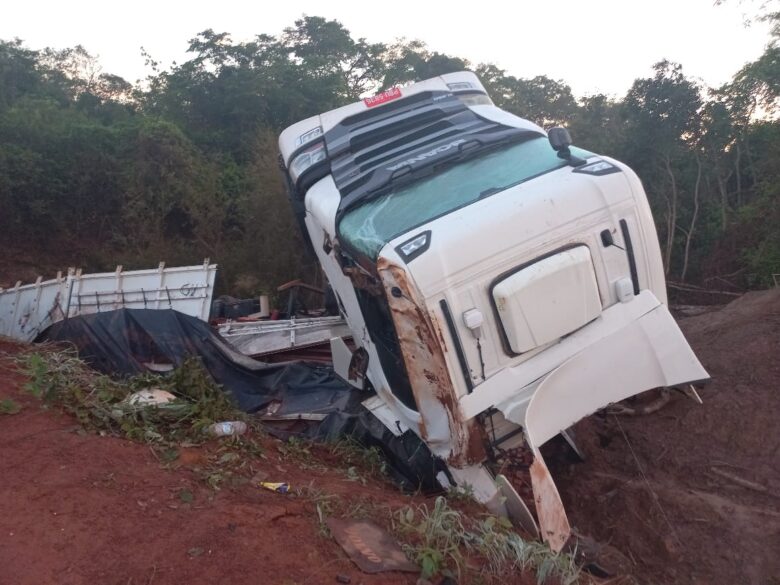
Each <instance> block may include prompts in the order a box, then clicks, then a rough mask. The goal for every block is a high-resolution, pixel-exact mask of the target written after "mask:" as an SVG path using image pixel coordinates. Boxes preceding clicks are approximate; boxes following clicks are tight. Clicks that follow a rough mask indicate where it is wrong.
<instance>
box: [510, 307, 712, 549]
mask: <svg viewBox="0 0 780 585" xmlns="http://www.w3.org/2000/svg"><path fill="white" fill-rule="evenodd" d="M617 350H619V352H617ZM616 352H617V353H618V354H619V355H621V356H623V358H622V360H621V361H619V362H616V359H615V356H616ZM708 378H709V375H708V374H707V372H706V371H705V370H704V368H703V367H702V365H701V363H699V360H698V359H697V358H696V356H695V355H694V353H693V350H692V349H691V348H690V346H689V345H688V342H687V341H686V340H685V337H684V336H683V334H682V332H681V331H680V329H679V327H678V326H677V323H676V322H675V321H674V318H673V317H672V316H671V314H670V313H669V310H668V309H667V308H666V306H664V305H659V306H657V307H656V308H655V309H653V310H652V311H650V312H648V313H646V314H645V315H643V316H642V317H640V318H639V319H637V320H636V321H633V322H632V323H630V324H628V325H626V326H625V327H624V328H622V329H620V330H619V331H617V332H615V333H613V334H612V335H610V336H608V337H605V338H603V339H601V340H600V341H598V342H596V343H594V344H593V345H591V346H590V347H588V348H586V349H584V350H583V351H581V352H580V353H578V354H576V355H575V356H573V357H572V358H570V359H569V360H567V361H566V362H564V363H563V364H562V365H561V366H559V367H558V368H556V369H555V370H553V371H552V372H551V373H550V374H549V375H548V376H547V377H546V378H544V380H543V381H542V382H541V383H540V384H539V386H538V388H537V390H536V392H535V393H534V395H533V397H532V398H531V401H530V403H529V404H528V408H527V409H526V412H525V417H524V420H522V421H514V422H517V423H518V424H522V425H523V427H524V429H525V435H526V439H527V440H528V444H529V445H530V447H531V449H532V450H533V453H534V458H535V459H534V462H533V464H532V466H531V483H532V487H533V491H534V501H535V504H536V512H537V516H538V518H539V525H540V528H541V533H542V537H543V538H544V540H545V541H547V542H548V544H549V545H550V548H552V549H553V550H555V551H559V550H561V548H563V546H564V545H565V543H566V541H567V540H568V538H569V536H570V534H571V529H570V526H569V521H568V519H567V517H566V512H565V510H564V507H563V503H562V502H561V498H560V495H559V494H558V489H557V488H556V486H555V482H554V481H553V479H552V476H551V475H550V472H549V470H548V469H547V465H546V464H545V462H544V459H543V458H542V455H541V453H540V452H539V447H540V446H541V445H542V444H544V443H545V442H547V441H548V440H550V439H551V438H552V437H554V436H555V435H557V434H558V433H560V432H561V431H562V430H564V429H566V428H568V427H570V426H571V425H573V424H574V423H576V422H577V421H578V420H580V419H582V418H583V417H585V416H587V415H589V414H592V413H594V412H596V411H597V410H600V409H602V408H604V407H606V406H608V405H610V404H612V403H614V402H619V401H620V400H624V399H626V398H628V397H630V396H634V395H636V394H639V393H641V392H644V391H646V390H651V389H653V388H658V387H669V386H679V385H683V384H688V383H693V382H701V381H703V380H707V379H708Z"/></svg>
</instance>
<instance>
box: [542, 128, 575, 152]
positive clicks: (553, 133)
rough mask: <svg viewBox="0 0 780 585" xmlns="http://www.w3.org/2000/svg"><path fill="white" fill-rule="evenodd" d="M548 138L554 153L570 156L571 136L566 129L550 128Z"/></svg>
mask: <svg viewBox="0 0 780 585" xmlns="http://www.w3.org/2000/svg"><path fill="white" fill-rule="evenodd" d="M547 138H549V140H550V146H552V147H553V150H554V151H556V152H558V153H560V154H564V155H567V154H568V152H569V147H570V146H571V134H569V131H568V130H567V129H566V128H561V127H560V126H556V127H555V128H550V130H549V131H548V132H547Z"/></svg>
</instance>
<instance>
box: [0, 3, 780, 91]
mask: <svg viewBox="0 0 780 585" xmlns="http://www.w3.org/2000/svg"><path fill="white" fill-rule="evenodd" d="M2 4H3V7H2V10H0V38H2V39H5V40H8V39H11V38H14V37H19V38H21V39H23V40H24V41H25V42H26V44H27V46H28V47H30V48H35V49H37V48H42V47H44V46H51V47H55V48H64V47H68V46H73V45H75V44H79V43H80V44H82V45H84V46H85V47H86V48H87V50H89V51H90V52H91V53H93V54H97V55H98V56H99V57H100V61H101V63H102V64H103V69H104V71H106V72H111V73H116V74H118V75H121V76H123V77H125V78H126V79H128V80H129V81H135V80H136V79H139V78H142V77H145V76H146V74H147V73H148V72H147V71H146V70H145V68H144V60H143V58H142V57H141V53H140V47H141V46H143V47H145V48H146V49H147V51H149V52H150V53H151V55H152V56H153V57H154V58H155V59H156V60H158V61H160V62H161V63H162V64H163V65H168V64H170V62H171V61H174V60H175V61H179V62H182V61H183V60H185V59H186V58H187V57H186V48H187V41H188V40H189V39H190V38H192V37H193V36H195V34H196V33H198V32H200V31H201V30H204V29H206V28H212V29H214V30H215V31H217V32H229V33H231V35H232V37H233V39H234V40H248V39H251V38H252V37H253V36H254V35H256V34H261V33H268V34H273V35H276V34H279V33H280V32H281V31H282V29H283V28H285V27H287V26H292V24H293V22H294V20H295V19H296V18H299V17H300V16H301V15H302V14H308V15H316V16H324V17H327V18H335V19H337V20H339V21H340V22H341V23H343V24H344V25H345V26H346V27H347V28H348V29H349V30H350V31H351V32H352V35H353V37H365V38H366V39H368V40H369V41H372V42H392V41H393V40H394V39H396V38H397V37H406V38H408V39H420V40H423V41H425V42H426V43H427V44H428V46H429V48H430V49H432V50H436V51H440V52H444V53H448V54H451V55H454V56H459V57H464V58H467V59H469V60H470V61H471V62H472V63H475V64H476V63H480V62H492V63H495V64H496V65H498V66H500V67H502V68H504V69H506V70H507V71H508V72H509V73H510V74H512V75H516V76H519V77H532V76H534V75H540V74H545V75H548V76H550V77H552V78H555V79H562V80H564V81H566V82H567V83H569V85H571V87H572V89H573V90H574V93H575V94H577V95H585V94H591V93H596V92H599V91H601V92H606V93H610V94H614V95H619V96H620V95H623V94H624V93H625V91H626V90H627V89H628V88H629V86H630V85H631V83H632V82H633V80H634V79H635V78H637V77H640V76H647V75H649V73H650V68H651V66H652V64H653V63H655V62H656V61H659V60H661V59H663V58H667V59H670V60H673V61H677V62H680V63H682V64H683V67H684V71H685V72H686V74H687V75H690V76H693V77H696V78H699V79H700V80H703V81H704V82H705V83H706V84H708V85H710V86H717V85H719V84H721V83H724V82H726V81H728V80H729V79H730V78H731V76H732V75H733V74H734V73H735V72H736V71H737V70H738V69H739V68H740V67H741V66H742V65H743V64H744V63H745V62H747V61H751V60H753V59H755V58H756V57H758V56H759V55H760V54H761V53H762V51H763V48H764V46H765V44H766V43H767V41H768V33H767V27H766V26H765V25H762V24H754V25H753V26H752V27H750V28H746V27H745V26H744V18H745V16H746V14H747V15H748V16H750V15H752V12H753V11H754V10H756V9H757V6H758V5H759V4H760V3H759V2H757V1H755V2H745V3H743V2H741V1H740V0H730V1H727V2H726V3H725V4H724V5H721V6H714V5H713V0H653V1H648V0H643V1H641V2H639V1H637V0H633V1H632V0H590V1H586V0H577V1H574V0H556V1H550V0H548V1H546V2H545V1H543V0H514V1H512V2H504V1H501V0H488V1H478V0H477V1H475V0H470V1H465V0H460V1H457V0H456V1H452V0H451V1H449V2H442V1H441V0H439V1H428V2H425V1H424V0H415V1H410V0H394V1H392V2H380V1H377V0H337V1H325V0H319V1H316V0H287V1H284V0H282V1H278V0H277V1H274V2H262V1H257V0H256V1H254V2H250V1H242V0H222V1H221V2H220V1H217V2H215V1H214V0H187V1H183V0H156V1H151V0H133V1H131V2H122V3H119V2H111V1H110V0H109V1H106V0H101V1H93V0H37V1H30V0H28V1H26V2H23V1H15V0H5V2H3V3H2Z"/></svg>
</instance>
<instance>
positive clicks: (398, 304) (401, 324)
mask: <svg viewBox="0 0 780 585" xmlns="http://www.w3.org/2000/svg"><path fill="white" fill-rule="evenodd" d="M377 270H378V272H379V275H380V277H381V279H382V284H383V286H384V289H385V294H386V296H387V302H388V305H389V307H390V312H391V314H392V316H393V323H394V325H395V330H396V334H397V335H398V342H399V345H400V348H401V353H402V354H403V359H404V363H405V365H406V371H407V374H408V375H409V381H410V382H411V386H412V391H413V392H414V398H415V401H416V402H417V408H418V410H419V413H420V416H421V417H422V424H421V425H420V434H421V436H422V437H423V439H424V440H425V441H426V442H427V443H428V445H429V447H430V448H431V450H432V451H433V452H434V453H436V455H438V456H439V457H442V458H444V459H445V460H446V461H447V462H448V463H449V464H450V465H452V466H454V467H464V466H466V465H468V464H471V463H479V462H481V461H483V460H484V459H485V451H484V446H483V444H482V439H481V436H480V434H479V429H478V428H477V423H476V421H475V420H473V419H472V420H469V421H465V420H463V416H462V415H461V411H460V407H459V404H458V396H457V394H456V391H455V387H454V385H453V383H452V380H451V379H450V374H449V371H448V370H447V364H446V362H445V359H444V351H446V349H445V345H444V339H443V336H442V334H441V331H440V330H439V326H438V323H437V322H436V321H435V318H434V316H433V315H431V314H430V313H429V312H428V310H427V309H426V308H425V303H424V302H423V300H422V297H421V295H420V294H419V292H418V291H417V287H416V286H415V285H414V283H413V282H412V281H411V280H410V277H409V275H408V274H407V273H406V271H405V270H404V269H403V268H401V267H400V266H398V265H396V264H394V263H392V262H391V261H389V260H387V259H386V258H383V257H380V258H379V260H378V262H377Z"/></svg>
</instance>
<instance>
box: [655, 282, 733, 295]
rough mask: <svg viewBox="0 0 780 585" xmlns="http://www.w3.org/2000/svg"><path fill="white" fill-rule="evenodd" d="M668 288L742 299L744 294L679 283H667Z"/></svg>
mask: <svg viewBox="0 0 780 585" xmlns="http://www.w3.org/2000/svg"><path fill="white" fill-rule="evenodd" d="M666 286H668V287H669V288H673V289H675V290H681V291H684V292H695V293H707V294H710V295H726V296H729V297H741V296H742V295H743V294H744V293H736V292H732V291H728V290H710V289H707V288H701V287H699V286H693V285H690V284H680V283H677V282H669V281H668V280H667V281H666Z"/></svg>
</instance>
